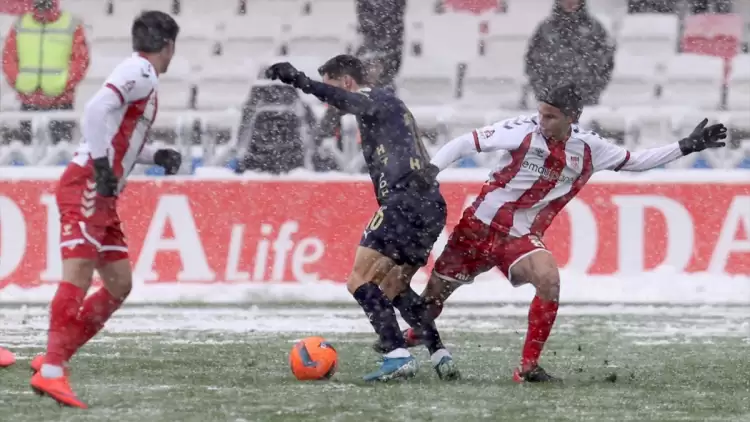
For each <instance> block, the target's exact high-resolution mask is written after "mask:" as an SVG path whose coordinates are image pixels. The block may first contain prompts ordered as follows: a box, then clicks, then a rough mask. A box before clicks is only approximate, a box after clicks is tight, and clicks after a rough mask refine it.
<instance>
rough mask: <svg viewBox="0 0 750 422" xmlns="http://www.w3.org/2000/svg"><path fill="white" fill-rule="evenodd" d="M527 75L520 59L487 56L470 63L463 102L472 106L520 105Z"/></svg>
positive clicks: (463, 87)
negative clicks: (518, 61) (509, 60)
mask: <svg viewBox="0 0 750 422" xmlns="http://www.w3.org/2000/svg"><path fill="white" fill-rule="evenodd" d="M525 84H526V77H525V76H524V74H523V67H522V66H521V65H520V63H517V62H511V64H509V62H507V61H504V60H498V59H497V58H494V57H493V58H487V57H483V58H480V59H476V60H474V61H471V62H469V63H468V64H467V66H466V74H465V76H464V79H463V86H462V90H461V91H462V95H461V101H460V103H461V105H465V106H466V107H470V108H483V109H485V110H486V109H492V108H505V109H517V108H518V106H519V104H520V102H521V98H522V97H523V87H524V85H525Z"/></svg>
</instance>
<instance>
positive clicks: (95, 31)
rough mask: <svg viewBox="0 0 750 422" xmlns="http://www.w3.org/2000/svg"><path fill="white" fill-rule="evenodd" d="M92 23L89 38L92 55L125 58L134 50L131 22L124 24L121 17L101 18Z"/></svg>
mask: <svg viewBox="0 0 750 422" xmlns="http://www.w3.org/2000/svg"><path fill="white" fill-rule="evenodd" d="M128 19H130V18H128ZM91 25H92V27H91V31H89V40H88V41H89V50H90V54H91V57H121V58H125V57H127V56H129V55H130V54H131V53H132V52H133V42H132V40H131V36H130V24H127V25H126V24H123V19H122V18H121V17H119V16H108V17H105V18H100V19H97V20H96V21H93V22H92V23H91ZM92 61H93V60H92Z"/></svg>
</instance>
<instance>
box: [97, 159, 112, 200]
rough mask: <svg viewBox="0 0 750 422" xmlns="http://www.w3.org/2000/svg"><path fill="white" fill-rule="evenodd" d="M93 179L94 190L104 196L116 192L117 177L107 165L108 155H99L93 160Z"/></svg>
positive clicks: (110, 195)
mask: <svg viewBox="0 0 750 422" xmlns="http://www.w3.org/2000/svg"><path fill="white" fill-rule="evenodd" d="M94 181H95V182H96V192H97V193H98V194H99V195H101V196H104V197H112V196H115V195H116V194H117V177H115V172H114V171H112V166H110V165H109V158H108V157H100V158H97V159H95V160H94Z"/></svg>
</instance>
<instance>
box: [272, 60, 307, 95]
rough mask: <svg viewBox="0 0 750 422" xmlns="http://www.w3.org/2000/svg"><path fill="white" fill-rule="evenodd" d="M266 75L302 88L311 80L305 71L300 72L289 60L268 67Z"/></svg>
mask: <svg viewBox="0 0 750 422" xmlns="http://www.w3.org/2000/svg"><path fill="white" fill-rule="evenodd" d="M266 77H267V78H268V79H271V80H279V81H281V82H283V83H285V84H287V85H292V86H293V87H295V88H300V89H302V88H304V87H305V86H306V85H307V84H308V82H309V81H310V80H309V78H308V77H307V75H305V74H304V72H300V71H299V70H297V68H296V67H294V65H292V64H291V63H288V62H282V63H276V64H274V65H272V66H271V67H269V68H268V69H266Z"/></svg>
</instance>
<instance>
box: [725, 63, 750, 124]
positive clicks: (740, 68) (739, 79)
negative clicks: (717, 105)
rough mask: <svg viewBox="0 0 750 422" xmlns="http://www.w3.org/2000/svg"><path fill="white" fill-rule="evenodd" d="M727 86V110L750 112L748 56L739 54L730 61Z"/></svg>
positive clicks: (749, 67) (749, 68) (749, 66)
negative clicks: (730, 67)
mask: <svg viewBox="0 0 750 422" xmlns="http://www.w3.org/2000/svg"><path fill="white" fill-rule="evenodd" d="M728 85H729V86H728V98H727V108H728V109H729V110H750V54H740V55H738V56H736V57H735V58H734V59H733V60H732V70H731V73H730V74H729V84H728ZM748 120H750V119H748Z"/></svg>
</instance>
